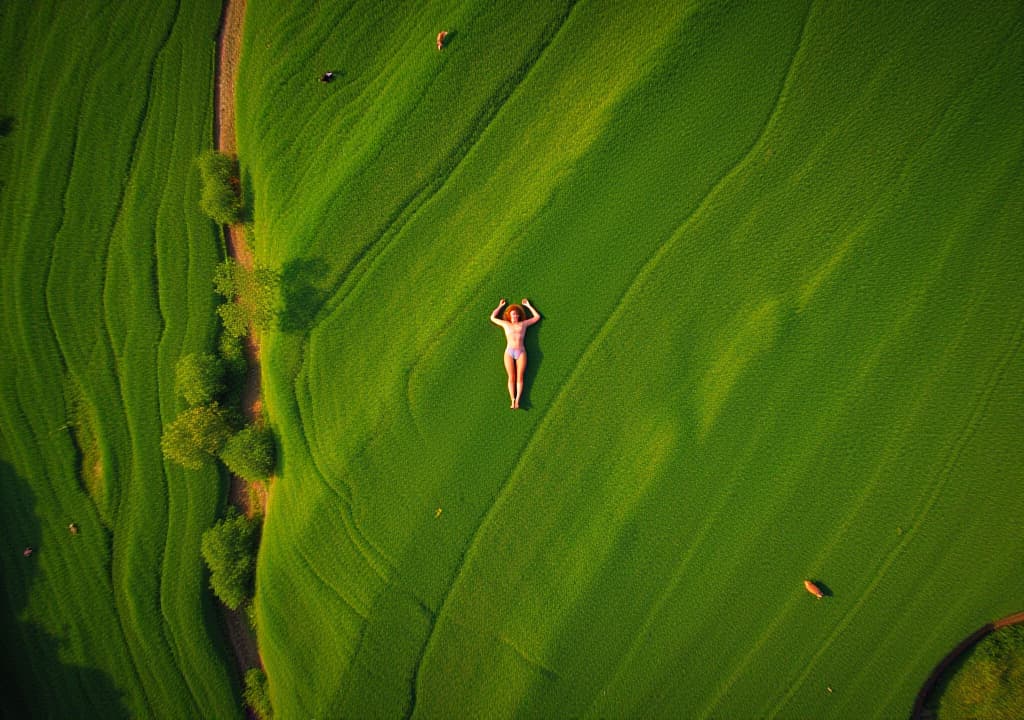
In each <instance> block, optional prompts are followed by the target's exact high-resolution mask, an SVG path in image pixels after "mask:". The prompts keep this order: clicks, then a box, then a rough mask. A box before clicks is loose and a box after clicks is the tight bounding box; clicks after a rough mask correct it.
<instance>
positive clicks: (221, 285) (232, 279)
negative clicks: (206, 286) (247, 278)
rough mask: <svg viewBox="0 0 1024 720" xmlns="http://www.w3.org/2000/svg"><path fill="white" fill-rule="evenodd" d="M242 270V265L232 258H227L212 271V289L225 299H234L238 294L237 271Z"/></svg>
mask: <svg viewBox="0 0 1024 720" xmlns="http://www.w3.org/2000/svg"><path fill="white" fill-rule="evenodd" d="M241 272H244V270H243V269H242V266H241V265H239V264H238V263H237V262H236V261H234V260H232V259H230V258H229V259H227V260H225V261H224V262H222V263H220V264H219V265H218V266H217V269H216V270H214V271H213V289H214V291H215V292H216V293H217V294H218V295H220V296H222V297H223V298H224V299H225V300H234V299H235V296H236V295H238V282H237V280H236V278H237V276H238V274H239V273H241Z"/></svg>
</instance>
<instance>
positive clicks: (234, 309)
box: [217, 302, 249, 338]
mask: <svg viewBox="0 0 1024 720" xmlns="http://www.w3.org/2000/svg"><path fill="white" fill-rule="evenodd" d="M217 314H218V315H220V321H221V324H223V326H224V333H225V334H226V335H228V336H230V337H234V338H240V337H244V336H245V335H246V334H247V333H248V332H249V313H247V312H246V311H245V308H243V307H242V306H241V305H239V304H238V303H237V302H228V303H223V304H222V305H220V306H219V307H218V308H217Z"/></svg>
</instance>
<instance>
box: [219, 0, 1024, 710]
mask: <svg viewBox="0 0 1024 720" xmlns="http://www.w3.org/2000/svg"><path fill="white" fill-rule="evenodd" d="M855 5H856V4H854V5H850V4H845V5H843V6H842V7H839V6H834V5H832V6H830V5H827V4H824V3H804V2H787V3H771V4H749V3H730V2H700V3H687V4H680V3H671V2H663V3H644V4H642V5H640V6H635V5H628V4H622V3H618V4H612V3H597V2H588V1H587V0H582V1H581V2H577V3H575V4H555V3H533V4H529V3H527V4H525V5H524V4H521V3H512V2H508V3H483V2H479V3H474V2H464V3H458V4H455V5H453V4H450V3H436V2H435V3H422V4H417V5H416V6H415V7H402V8H398V7H395V8H393V9H391V10H386V9H381V6H379V4H375V3H363V2H356V3H353V4H351V5H347V6H344V7H341V6H338V7H335V6H327V5H326V4H315V5H313V6H312V7H304V8H301V9H300V8H295V9H292V10H289V9H282V8H281V7H280V6H279V4H277V3H268V2H260V1H259V0H253V1H252V2H250V3H249V9H248V15H247V20H246V23H247V24H246V38H245V49H244V54H243V60H242V67H241V78H240V82H241V87H240V92H239V101H238V102H239V111H240V118H239V121H240V126H239V133H240V137H239V143H240V152H241V155H242V162H243V166H244V173H245V174H246V176H247V182H248V184H249V187H250V189H251V192H252V195H253V198H254V202H255V205H254V207H255V222H256V233H257V242H258V246H257V254H258V256H259V257H260V258H261V260H262V261H263V262H265V263H267V264H269V265H271V266H272V267H276V268H279V269H280V270H281V271H282V274H283V277H284V286H285V292H284V300H285V307H284V312H283V315H282V322H281V328H280V332H278V333H277V334H275V335H273V336H271V337H269V338H268V339H267V341H266V343H265V345H264V384H265V391H266V394H267V397H266V407H267V408H268V409H269V412H270V414H271V419H272V421H273V423H274V425H275V427H276V429H277V431H278V432H279V434H280V437H281V443H282V448H281V449H282V458H283V460H282V466H281V468H280V474H279V479H278V480H277V481H276V482H275V484H274V487H273V490H272V494H271V500H270V507H269V511H268V515H267V521H266V526H265V531H264V538H263V545H262V548H261V556H260V562H259V569H258V589H257V614H258V618H259V622H260V646H261V652H262V654H263V658H264V661H265V663H266V668H267V672H268V676H269V679H270V692H271V697H272V699H273V702H274V704H275V707H276V709H277V711H278V712H279V713H281V714H282V715H283V716H285V717H307V716H313V717H335V716H373V715H379V716H391V717H393V716H407V715H417V716H423V717H437V716H440V717H445V716H452V715H456V714H459V715H485V716H497V717H501V716H507V715H509V714H512V713H517V714H523V715H526V716H538V717H566V716H596V717H622V716H644V717H678V716H695V717H751V716H756V717H761V716H769V717H770V716H778V717H829V716H831V717H849V716H852V715H854V714H856V715H857V716H859V717H872V716H873V717H893V716H902V715H905V714H906V713H908V712H909V709H910V706H911V704H912V702H913V698H914V694H915V693H916V691H917V688H918V686H919V684H920V683H921V682H922V681H923V680H924V678H925V677H926V675H927V674H928V672H929V671H930V669H931V667H932V666H933V665H934V663H935V662H937V661H938V660H939V659H940V658H941V657H942V655H943V654H944V653H945V652H946V651H947V650H948V649H949V648H950V647H952V646H953V645H955V644H956V642H957V641H958V640H959V638H960V637H961V636H962V635H964V634H966V633H967V632H970V631H971V630H972V629H973V628H975V627H977V626H978V625H979V624H981V623H982V622H984V621H986V620H988V619H991V618H992V617H995V616H998V615H1001V614H1005V613H1008V612H1011V611H1013V610H1016V609H1019V605H1020V604H1021V601H1022V599H1024V581H1022V580H1021V578H1020V575H1019V573H1018V572H1016V569H1017V568H1018V567H1019V561H1020V557H1021V554H1022V551H1024V538H1022V536H1021V535H1020V533H1019V532H1018V531H1017V527H1018V525H1019V523H1018V521H1017V519H1018V518H1019V516H1020V513H1021V510H1022V509H1024V501H1022V499H1021V496H1020V494H1019V492H1018V491H1017V488H1018V487H1019V484H1020V481H1021V480H1022V472H1021V467H1022V464H1021V460H1022V459H1024V457H1022V456H1024V450H1022V449H1021V446H1020V443H1019V442H1018V441H1017V438H1018V437H1019V435H1020V429H1021V427H1022V420H1024V418H1022V414H1024V404H1022V402H1021V399H1022V395H1021V393H1022V391H1024V372H1022V369H1021V368H1022V366H1021V356H1020V344H1021V337H1022V334H1024V284H1022V282H1021V280H1022V269H1024V245H1022V244H1021V242H1020V237H1022V236H1024V207H1022V198H1024V192H1022V190H1024V188H1022V180H1024V176H1022V173H1021V158H1022V157H1024V153H1022V150H1024V144H1022V143H1024V125H1022V121H1021V118H1022V117H1024V88H1022V85H1021V83H1020V69H1021V67H1022V63H1024V36H1022V32H1024V27H1022V17H1021V12H1020V8H1019V4H1014V3H1004V4H1002V5H1001V6H1000V4H998V3H997V4H987V5H985V6H984V8H981V7H979V8H975V9H971V10H969V11H968V10H965V9H964V8H959V7H958V8H952V7H948V6H947V5H948V4H943V3H928V4H924V5H922V4H915V5H913V6H906V7H892V8H888V7H887V8H886V9H879V7H878V6H877V4H869V3H862V4H860V7H856V6H855ZM441 29H448V30H449V31H450V35H449V39H450V42H449V44H448V47H447V48H446V49H445V50H444V51H443V52H438V51H437V50H436V48H435V46H434V36H435V34H436V33H437V31H438V30H441ZM326 70H333V71H335V73H336V74H337V78H338V79H337V80H336V81H335V82H333V83H330V84H323V83H319V82H317V77H318V76H319V75H320V74H321V73H322V72H324V71H326ZM503 295H504V296H509V297H510V298H511V299H514V300H518V299H519V298H520V297H523V296H524V295H526V296H528V297H529V298H530V299H531V300H532V301H533V302H534V303H535V304H536V305H537V307H538V309H539V310H540V311H541V313H542V314H543V315H544V318H545V319H544V320H543V321H542V322H541V323H540V324H539V325H538V326H536V327H535V328H534V329H532V330H531V331H530V335H529V336H528V342H527V349H528V353H529V358H530V366H529V368H530V369H529V370H528V374H527V378H528V390H527V394H526V398H525V402H524V407H525V408H526V409H525V410H524V411H522V412H515V413H513V412H510V411H509V409H508V402H507V394H506V390H505V378H504V372H503V370H502V366H501V351H502V349H503V347H504V345H503V338H502V337H501V335H500V332H499V331H498V330H497V329H495V328H494V327H493V326H491V325H490V324H489V323H488V322H487V314H488V313H489V312H490V311H491V309H492V308H493V307H494V305H495V303H496V302H497V300H498V298H499V297H501V296H503ZM805 578H812V579H816V580H817V581H819V582H820V583H822V584H823V585H824V586H825V587H826V588H827V589H828V590H829V594H830V597H828V599H826V600H822V601H815V600H814V599H813V598H811V597H810V596H809V595H807V594H806V593H805V592H804V590H803V588H802V580H803V579H805ZM829 687H830V688H831V692H827V691H826V688H829Z"/></svg>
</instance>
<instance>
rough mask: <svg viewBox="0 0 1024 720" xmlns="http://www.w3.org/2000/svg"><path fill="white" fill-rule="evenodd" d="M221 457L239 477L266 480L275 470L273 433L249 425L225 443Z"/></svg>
mask: <svg viewBox="0 0 1024 720" xmlns="http://www.w3.org/2000/svg"><path fill="white" fill-rule="evenodd" d="M220 459H221V460H223V461H224V464H225V465H227V466H228V469H229V470H230V471H231V472H233V473H234V474H235V475H238V476H239V477H243V478H245V479H246V480H264V479H266V478H267V477H268V476H269V475H270V473H271V472H273V470H274V436H273V433H271V432H270V430H268V429H266V428H261V427H258V426H256V425H249V426H247V427H245V428H243V429H242V430H239V431H238V432H237V433H235V434H234V435H232V436H231V437H230V438H229V439H228V441H227V442H226V443H224V447H223V449H222V450H221V451H220Z"/></svg>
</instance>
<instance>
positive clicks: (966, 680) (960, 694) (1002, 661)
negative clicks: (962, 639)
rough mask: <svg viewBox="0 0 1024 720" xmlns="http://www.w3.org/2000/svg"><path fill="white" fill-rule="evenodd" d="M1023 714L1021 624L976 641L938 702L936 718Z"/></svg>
mask: <svg viewBox="0 0 1024 720" xmlns="http://www.w3.org/2000/svg"><path fill="white" fill-rule="evenodd" d="M1021 717H1024V625H1013V626H1010V627H1006V628H1002V629H1001V630H996V631H995V632H994V633H992V634H991V635H989V636H988V637H986V638H984V639H983V640H982V641H981V642H979V643H978V644H977V645H976V646H975V647H974V649H973V650H972V651H971V653H970V655H968V657H967V659H966V660H965V661H964V664H963V665H962V666H961V668H960V670H959V671H958V672H957V673H956V675H955V676H953V679H952V680H950V682H949V685H948V686H947V687H946V690H945V691H944V692H943V693H942V697H941V699H940V701H939V718H940V720H960V719H961V718H992V720H1003V719H1005V720H1010V719H1011V718H1021Z"/></svg>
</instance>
